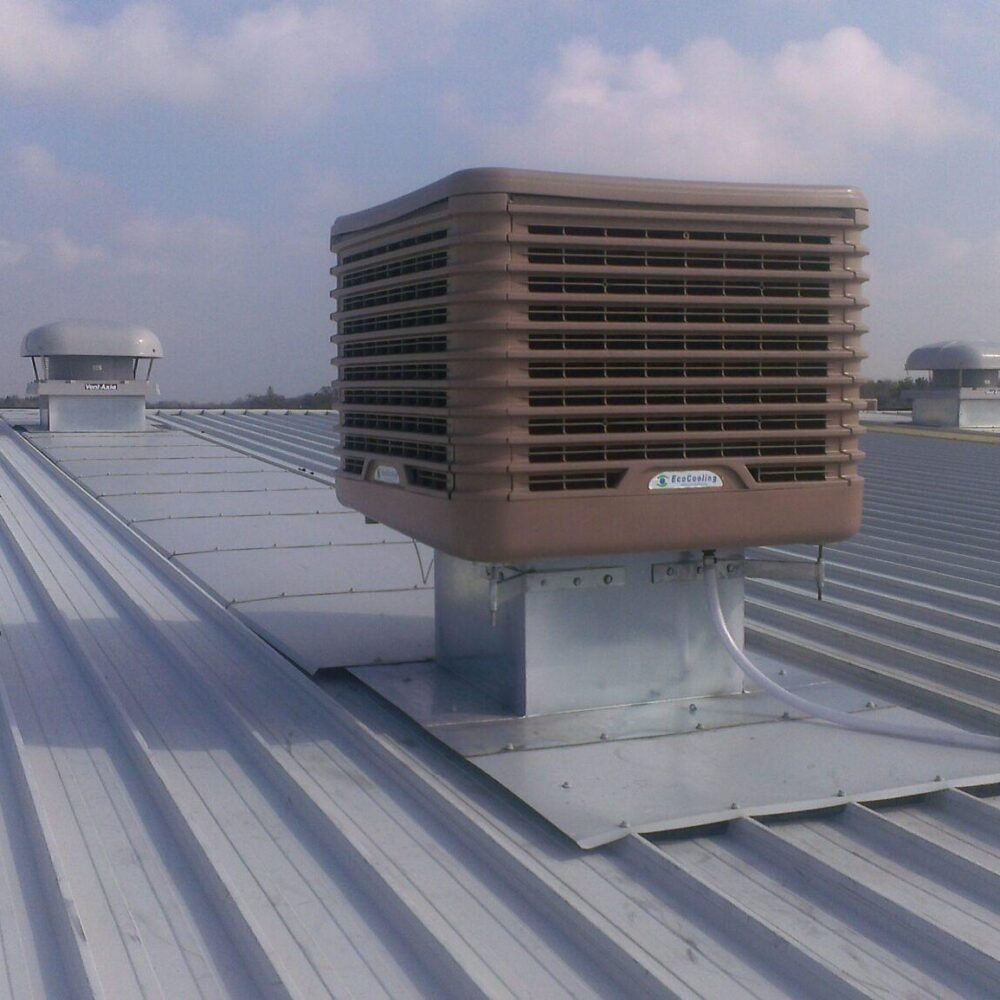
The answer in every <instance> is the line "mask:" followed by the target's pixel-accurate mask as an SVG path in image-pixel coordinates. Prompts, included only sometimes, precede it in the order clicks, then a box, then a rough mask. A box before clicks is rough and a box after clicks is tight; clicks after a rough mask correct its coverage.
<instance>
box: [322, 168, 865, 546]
mask: <svg viewBox="0 0 1000 1000" xmlns="http://www.w3.org/2000/svg"><path fill="white" fill-rule="evenodd" d="M867 216H868V211H867V203H866V201H865V198H864V196H863V195H862V194H861V193H860V192H859V191H858V190H857V189H855V188H850V187H820V186H790V185H763V184H717V183H693V182H676V181H659V180H642V179H631V178H621V177H596V176H581V175H572V174H556V173H542V172H537V171H523V170H508V169H475V170H464V171H460V172H459V173H455V174H452V175H450V176H448V177H446V178H444V179H443V180H440V181H438V182H436V183H434V184H431V185H429V186H427V187H424V188H421V189H420V190H418V191H415V192H413V193H412V194H409V195H406V196H404V197H402V198H399V199H396V200H394V201H391V202H387V203H386V204H383V205H380V206H378V207H375V208H371V209H368V210H367V211H363V212H358V213H355V214H353V215H347V216H343V217H341V218H339V219H338V220H337V222H336V223H335V225H334V226H333V230H332V238H331V248H332V249H333V250H334V251H335V252H336V254H337V261H338V262H337V266H336V267H334V268H333V269H332V273H333V274H334V275H335V276H336V279H337V288H336V290H335V291H334V292H333V293H332V294H333V295H334V296H335V297H336V298H337V311H336V312H334V313H333V314H332V316H331V318H332V319H333V320H335V321H336V323H337V332H336V335H335V336H334V337H333V338H331V339H332V340H333V342H334V343H335V344H336V350H337V357H336V358H335V359H334V364H336V366H337V378H336V380H335V389H336V391H337V397H338V404H337V405H338V407H339V410H340V422H341V437H340V445H339V453H340V461H341V471H340V473H339V476H338V479H337V494H338V496H339V497H340V499H341V500H342V501H343V502H344V503H345V504H347V505H349V506H351V507H354V508H356V509H358V510H360V511H363V512H364V513H365V514H367V515H369V516H371V517H373V518H375V519H377V520H378V521H381V522H383V523H385V524H387V525H389V526H391V527H393V528H396V529H398V530H400V531H402V532H405V533H406V534H408V535H411V536H413V537H414V538H417V539H419V540H420V541H423V542H426V543H427V544H429V545H432V546H434V547H435V548H437V549H440V550H442V551H444V552H446V553H449V554H451V555H454V556H458V557H460V558H463V559H467V560H476V561H483V562H494V563H512V562H516V561H517V560H519V559H525V558H533V559H542V558H549V557H552V558H555V557H560V556H568V555H571V556H576V555H597V554H610V553H626V552H650V551H660V550H684V549H703V548H728V547H748V546H755V545H765V544H775V543H782V542H809V543H821V542H832V541H836V540H839V539H843V538H845V537H848V536H850V535H852V534H853V533H854V532H856V531H857V529H858V527H859V524H860V517H861V501H862V482H861V479H860V477H859V475H858V461H859V459H860V458H861V453H860V451H859V448H858V436H859V434H860V428H859V423H858V413H859V409H860V403H859V395H858V369H859V362H860V360H861V358H862V357H864V355H863V354H862V353H861V351H860V344H859V338H860V335H861V334H862V333H863V332H864V331H865V327H864V326H862V324H861V310H862V309H863V308H864V306H865V305H866V303H865V301H864V300H863V299H862V298H861V294H860V293H861V285H862V282H864V281H865V280H866V275H865V274H864V273H863V272H862V271H861V269H860V265H861V261H862V258H863V256H864V255H865V254H866V250H865V248H864V247H863V246H862V244H861V239H860V238H861V232H862V230H863V229H864V228H865V227H866V225H867Z"/></svg>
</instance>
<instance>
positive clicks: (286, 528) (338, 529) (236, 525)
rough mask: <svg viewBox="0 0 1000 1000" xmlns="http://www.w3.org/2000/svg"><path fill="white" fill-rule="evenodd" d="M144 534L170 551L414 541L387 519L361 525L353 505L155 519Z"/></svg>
mask: <svg viewBox="0 0 1000 1000" xmlns="http://www.w3.org/2000/svg"><path fill="white" fill-rule="evenodd" d="M143 534H144V535H145V536H146V537H147V538H148V539H149V540H150V541H152V542H154V543H155V544H156V545H157V546H159V548H161V549H162V550H163V551H164V552H166V553H168V554H169V555H175V554H176V555H181V554H187V553H194V552H225V551H227V550H230V549H270V548H301V547H304V546H320V545H327V546H330V545H377V544H381V543H383V542H409V539H407V538H404V537H403V536H402V535H399V534H397V533H396V532H395V531H393V530H392V529H391V528H386V527H385V526H384V525H381V524H364V525H361V526H359V525H358V516H357V514H353V513H351V512H350V511H335V512H332V513H323V514H318V513H316V512H315V511H310V512H308V513H306V514H245V515H243V516H242V517H222V518H211V517H174V518H170V519H168V520H163V521H150V522H149V523H148V524H146V525H144V526H143Z"/></svg>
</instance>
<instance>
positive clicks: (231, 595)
mask: <svg viewBox="0 0 1000 1000" xmlns="http://www.w3.org/2000/svg"><path fill="white" fill-rule="evenodd" d="M176 561H177V562H178V563H180V565H182V566H184V567H185V569H187V570H188V571H189V572H190V573H192V574H193V575H194V576H196V577H197V578H198V579H199V580H201V581H202V583H204V584H205V585H206V586H207V587H209V588H210V589H211V590H214V591H215V592H216V593H217V594H219V595H220V596H221V597H223V599H224V600H225V601H226V602H227V603H235V604H240V603H243V602H246V601H261V600H268V599H273V598H277V597H285V596H287V597H292V596H296V597H300V596H306V595H310V594H349V593H364V592H378V591H385V590H413V589H414V588H415V587H418V586H420V585H422V584H423V574H422V572H421V561H420V557H419V556H418V552H417V549H416V548H415V546H414V544H413V542H409V541H407V542H386V543H382V544H376V545H341V546H337V547H335V548H333V549H331V548H328V547H327V546H322V547H320V548H306V549H291V548H288V549H260V550H252V551H247V550H241V551H236V552H196V553H192V554H191V555H186V556H179V557H178V558H177V560H176ZM429 563H430V559H429V554H428V555H426V556H424V557H423V566H424V567H425V568H426V567H427V566H429Z"/></svg>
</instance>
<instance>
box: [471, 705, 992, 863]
mask: <svg viewBox="0 0 1000 1000" xmlns="http://www.w3.org/2000/svg"><path fill="white" fill-rule="evenodd" d="M873 715H875V716H877V717H878V718H881V719H885V720H891V721H896V722H909V723H919V724H926V723H927V719H926V717H924V716H921V715H918V714H916V713H913V712H908V711H906V710H905V709H902V708H890V709H884V710H876V711H875V712H873ZM940 725H941V727H942V728H943V729H944V728H947V727H946V726H945V725H944V724H943V723H940ZM475 763H476V765H477V766H478V767H480V768H482V769H483V770H484V771H485V772H486V773H487V774H489V775H490V776H491V777H493V778H495V779H496V780H497V781H499V782H500V784H502V785H504V786H505V787H506V788H508V789H510V790H511V791H512V792H513V793H514V794H515V795H517V796H518V797H519V798H520V799H522V800H523V801H524V802H526V803H527V804H528V805H530V806H532V807H533V808H534V809H536V810H537V811H538V812H540V813H541V814H542V815H543V816H545V818H546V819H548V820H549V822H551V823H553V824H554V825H555V826H557V827H558V828H559V829H560V830H562V831H563V832H564V833H566V834H567V835H568V836H570V837H572V838H573V840H575V841H576V842H577V843H578V844H580V846H581V847H596V846H598V845H600V844H604V843H608V842H610V841H612V840H616V839H618V838H619V837H622V836H625V835H626V834H627V833H630V832H639V833H644V832H649V831H654V830H674V829H687V828H691V827H696V826H700V825H704V824H709V823H717V822H723V821H726V820H731V819H735V818H737V817H739V816H766V815H770V814H773V813H786V814H787V813H794V812H800V811H805V810H810V809H818V808H822V807H824V806H834V805H842V804H843V803H845V802H852V801H858V800H861V799H864V800H872V799H890V798H900V797H903V796H907V795H915V794H918V793H921V792H928V791H933V790H935V789H940V788H942V787H947V786H951V785H959V786H960V785H962V784H969V783H973V778H974V783H987V782H993V781H997V780H998V779H1000V758H998V756H997V754H996V753H993V752H991V751H988V750H956V749H953V748H949V747H942V746H938V745H934V744H928V743H917V742H915V741H912V740H901V739H892V738H889V737H885V736H872V735H868V734H866V733H857V732H852V731H849V730H846V729H841V728H839V727H837V726H830V725H827V724H826V723H822V722H815V721H781V720H779V721H775V722H770V723H761V724H759V725H752V726H737V727H733V728H730V729H716V730H708V731H702V732H694V733H686V734H683V735H677V736H660V737H654V738H651V739H639V740H619V741H616V742H607V743H588V744H584V745H580V746H570V747H554V748H551V749H545V750H526V751H522V752H517V751H514V752H502V753H498V754H491V755H488V756H485V757H477V758H475Z"/></svg>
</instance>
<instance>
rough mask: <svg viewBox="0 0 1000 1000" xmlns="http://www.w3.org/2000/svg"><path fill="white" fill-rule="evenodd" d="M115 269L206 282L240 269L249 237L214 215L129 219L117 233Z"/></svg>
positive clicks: (147, 214) (151, 215)
mask: <svg viewBox="0 0 1000 1000" xmlns="http://www.w3.org/2000/svg"><path fill="white" fill-rule="evenodd" d="M115 241H116V251H115V252H116V263H117V265H118V267H119V269H120V270H122V271H124V272H125V273H126V274H144V275H156V276H159V277H167V276H172V275H178V274H191V273H197V274H198V275H201V276H207V275H210V274H217V273H219V272H232V271H233V270H234V269H240V268H241V267H242V264H243V262H244V261H245V259H246V257H247V252H248V250H249V249H250V247H251V237H250V235H249V234H248V233H247V232H246V231H245V230H244V229H243V228H242V227H240V226H238V225H236V224H235V223H232V222H228V221H226V220H225V219H219V218H216V217H215V216H211V215H204V214H199V215H192V216H187V217H183V218H173V219H171V218H167V217H164V216H161V215H157V214H155V213H153V212H144V213H140V214H136V215H132V216H129V217H128V218H126V219H125V220H123V221H122V222H121V223H120V225H119V226H118V229H117V232H116V233H115Z"/></svg>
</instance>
